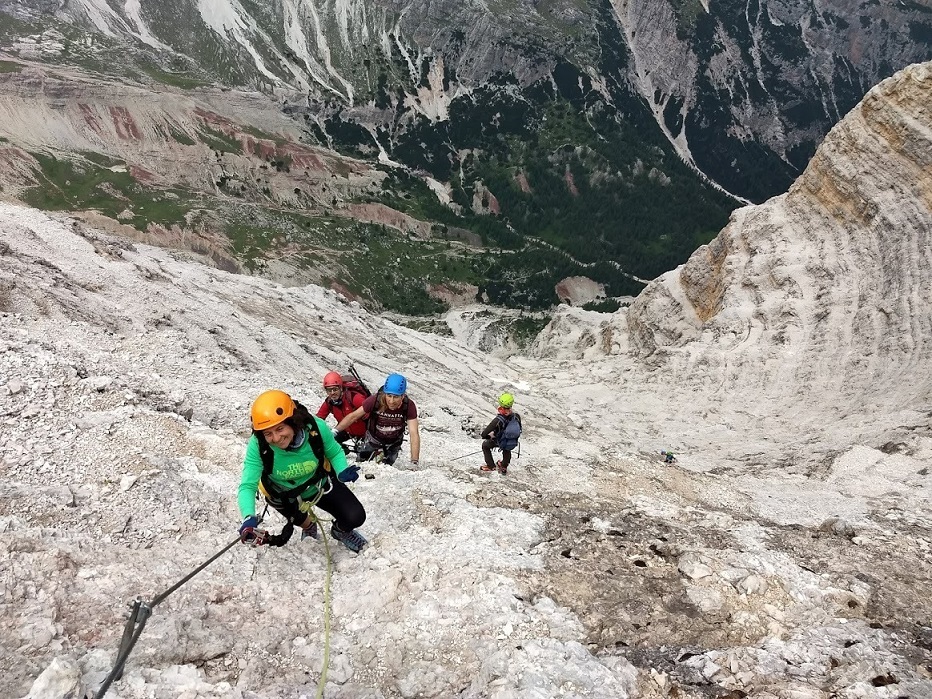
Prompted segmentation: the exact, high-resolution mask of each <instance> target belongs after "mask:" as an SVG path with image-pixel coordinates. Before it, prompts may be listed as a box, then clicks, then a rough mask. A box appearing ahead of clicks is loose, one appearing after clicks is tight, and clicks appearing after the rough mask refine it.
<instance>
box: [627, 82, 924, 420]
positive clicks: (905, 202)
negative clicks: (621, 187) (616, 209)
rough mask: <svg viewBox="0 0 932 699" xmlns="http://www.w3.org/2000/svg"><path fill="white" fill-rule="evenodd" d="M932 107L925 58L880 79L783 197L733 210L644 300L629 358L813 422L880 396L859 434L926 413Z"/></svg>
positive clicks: (639, 302)
mask: <svg viewBox="0 0 932 699" xmlns="http://www.w3.org/2000/svg"><path fill="white" fill-rule="evenodd" d="M930 105H932V66H930V64H921V65H916V66H912V67H910V68H908V69H906V70H905V71H903V72H902V73H900V74H899V75H898V76H897V77H896V78H895V79H890V80H888V81H885V82H883V83H881V84H880V85H879V86H877V87H876V88H874V89H873V90H871V91H870V92H869V93H868V95H867V96H866V97H865V99H864V101H863V102H862V103H861V104H860V105H859V106H858V107H857V108H855V109H854V110H853V111H852V112H851V114H849V115H848V116H847V117H846V118H845V119H844V120H842V122H840V123H839V124H838V125H837V126H836V127H835V128H834V129H833V130H832V132H831V133H830V134H829V137H828V138H827V139H826V141H825V143H824V144H823V145H822V147H821V148H820V149H819V151H818V152H817V154H816V156H815V157H814V158H813V160H812V162H811V163H810V165H809V167H808V168H807V169H806V172H805V173H804V174H803V175H802V177H800V179H799V180H798V181H797V182H796V183H795V184H794V186H793V187H792V188H791V189H790V191H789V192H788V193H787V194H786V195H784V196H781V197H777V198H775V199H773V200H771V201H769V202H767V203H766V204H764V205H762V206H758V207H748V208H744V209H740V210H738V211H736V212H735V213H734V214H733V216H732V220H731V222H730V223H729V225H728V226H727V227H726V228H725V229H724V230H723V231H722V232H721V234H720V235H719V236H718V237H717V238H716V239H715V240H714V241H712V243H710V244H709V245H707V246H703V247H702V248H700V249H699V250H697V251H696V253H694V254H693V255H692V256H691V257H690V259H689V261H688V262H687V263H686V264H684V265H683V266H682V267H680V268H678V269H677V270H674V271H672V272H669V273H667V274H665V275H664V276H662V277H661V278H659V279H657V280H655V281H654V282H652V283H651V284H650V285H649V287H648V288H647V289H646V290H645V291H644V293H642V294H641V295H640V296H639V297H638V298H637V299H636V301H635V302H634V303H633V304H632V305H631V308H630V311H629V312H628V315H627V319H628V324H629V327H630V329H631V342H632V346H631V351H632V354H633V356H634V357H636V358H637V359H638V360H639V361H643V362H647V363H649V364H650V365H652V366H655V367H657V368H658V369H660V370H662V371H663V372H665V373H668V374H669V375H670V382H671V385H673V386H676V385H684V386H689V387H690V389H691V390H700V386H704V387H705V390H709V389H710V388H712V387H714V390H715V391H717V392H719V393H720V394H721V395H723V396H725V395H732V394H733V395H736V396H748V395H751V394H755V393H756V396H755V403H756V407H755V412H756V413H757V414H760V415H762V416H763V415H769V416H774V417H776V416H778V415H780V414H786V413H787V412H790V411H798V410H812V411H813V412H812V415H813V419H814V423H813V426H812V427H813V431H814V432H817V431H818V429H819V425H820V424H821V422H822V421H821V420H815V416H816V415H818V414H822V415H823V419H824V418H825V417H827V416H828V415H832V416H833V417H834V419H836V420H839V421H844V420H845V418H846V416H847V415H849V413H852V412H860V410H861V409H863V407H864V406H866V405H870V406H871V407H872V409H874V410H876V411H877V412H879V413H883V414H886V415H888V416H889V417H890V418H891V421H890V422H889V424H887V420H886V419H885V418H883V417H880V418H878V422H877V423H876V424H874V425H872V426H870V428H869V429H867V430H865V431H864V432H863V434H864V435H867V434H869V433H870V432H873V433H874V434H875V435H880V434H882V432H883V429H884V425H886V426H887V427H893V426H894V423H895V422H897V421H898V420H902V419H906V418H905V416H906V415H907V414H908V413H909V412H910V411H916V412H921V411H923V410H925V409H927V407H928V400H929V395H930V391H932V383H930V378H929V376H928V372H925V371H923V370H922V369H921V368H920V367H922V366H925V365H926V364H928V363H929V361H930V359H932V354H930V353H932V348H930V347H929V345H928V343H926V342H924V341H922V340H920V339H919V338H924V337H928V336H929V334H930V333H932V313H930V306H929V304H928V299H930V298H932V275H930V273H929V270H930V268H932V207H930V203H932V198H930V191H932V178H930V172H932V171H930V168H929V163H930V162H932V142H930V139H929V129H930V124H932V108H930ZM755 388H756V391H755V390H754V389H755ZM894 416H896V417H894ZM917 417H918V415H917ZM920 422H921V420H920ZM851 427H852V429H853V430H854V431H853V434H858V433H859V432H860V430H861V428H862V427H864V428H868V426H867V425H857V424H852V425H851Z"/></svg>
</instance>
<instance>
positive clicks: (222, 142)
mask: <svg viewBox="0 0 932 699" xmlns="http://www.w3.org/2000/svg"><path fill="white" fill-rule="evenodd" d="M199 135H200V138H201V142H202V143H204V144H205V145H207V146H209V147H210V148H212V149H213V150H215V151H219V152H220V153H236V154H240V153H242V152H243V147H242V145H240V142H239V141H237V140H236V139H235V138H233V137H231V136H227V135H226V134H225V133H223V131H219V130H217V129H212V128H211V127H209V126H202V127H201V128H200V132H199Z"/></svg>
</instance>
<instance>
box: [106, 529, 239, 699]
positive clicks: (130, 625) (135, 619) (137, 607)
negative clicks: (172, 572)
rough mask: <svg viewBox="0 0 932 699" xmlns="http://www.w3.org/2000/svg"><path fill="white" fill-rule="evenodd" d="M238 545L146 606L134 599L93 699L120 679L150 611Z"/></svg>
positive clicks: (227, 546) (232, 545)
mask: <svg viewBox="0 0 932 699" xmlns="http://www.w3.org/2000/svg"><path fill="white" fill-rule="evenodd" d="M238 543H240V538H239V537H236V538H235V539H234V540H233V541H231V542H230V543H229V544H227V545H226V546H224V547H223V548H222V549H220V550H219V551H218V552H217V553H215V554H214V555H213V556H211V557H210V558H208V559H207V560H206V561H204V563H202V564H201V565H199V566H198V567H197V568H195V569H194V570H193V571H191V572H190V573H188V574H187V575H186V576H184V577H183V578H182V579H181V580H179V581H178V582H176V583H175V584H174V585H172V586H171V587H170V588H168V589H167V590H165V592H163V593H161V594H160V595H156V597H155V598H154V599H153V600H152V602H151V603H149V604H146V603H145V602H143V601H142V600H141V599H139V598H138V597H137V598H136V601H135V602H134V603H133V611H132V612H131V613H130V615H129V619H128V620H127V621H126V626H125V627H124V628H123V639H122V641H121V642H120V650H119V652H118V653H117V658H116V661H115V663H114V665H113V669H112V670H111V671H110V674H109V675H107V677H106V679H104V681H103V683H102V684H101V685H100V689H98V690H97V694H95V695H94V696H95V699H102V697H103V696H104V695H105V694H106V693H107V690H108V689H110V685H111V684H113V682H114V680H117V679H119V678H120V677H122V675H123V667H124V666H125V665H126V660H127V659H128V658H129V654H130V653H131V652H132V650H133V646H135V645H136V641H138V640H139V636H140V635H141V634H142V630H143V629H144V628H146V622H147V621H148V620H149V617H150V616H151V615H152V610H153V609H154V608H155V607H156V606H157V605H159V604H160V603H161V602H163V601H165V598H166V597H168V596H169V595H170V594H171V593H173V592H174V591H175V590H177V589H178V588H179V587H181V586H182V585H184V584H185V583H186V582H188V580H190V579H191V578H193V577H194V576H195V575H197V574H198V573H200V572H201V571H202V570H204V568H206V567H207V566H209V565H210V564H211V563H213V562H214V561H216V560H217V559H218V558H220V556H222V555H223V554H225V553H226V552H227V551H229V550H230V549H231V548H233V547H234V546H235V545H236V544H238Z"/></svg>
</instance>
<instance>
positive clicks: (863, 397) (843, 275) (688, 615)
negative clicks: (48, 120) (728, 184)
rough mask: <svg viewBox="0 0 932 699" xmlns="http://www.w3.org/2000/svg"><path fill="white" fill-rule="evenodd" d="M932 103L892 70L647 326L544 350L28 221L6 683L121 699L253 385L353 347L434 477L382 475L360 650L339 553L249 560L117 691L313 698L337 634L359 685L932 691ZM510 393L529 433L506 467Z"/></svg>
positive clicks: (346, 666) (14, 359)
mask: <svg viewBox="0 0 932 699" xmlns="http://www.w3.org/2000/svg"><path fill="white" fill-rule="evenodd" d="M930 95H932V65H930V64H924V65H921V66H913V67H911V68H909V69H907V70H905V71H903V72H901V73H899V74H898V75H897V76H895V77H894V78H892V79H891V80H889V81H885V82H884V83H882V84H881V85H880V86H879V87H877V88H875V89H874V90H872V91H871V92H870V93H869V94H868V96H867V97H866V98H865V100H864V101H863V102H862V103H861V104H859V105H858V106H857V107H856V108H855V110H854V111H853V112H852V114H851V115H849V117H847V118H846V119H845V120H843V121H842V122H841V123H840V124H839V125H838V126H837V127H836V129H835V130H834V131H833V132H832V134H830V136H829V138H828V139H827V140H826V142H825V144H823V146H822V147H821V148H820V150H819V151H818V153H817V154H816V157H815V159H814V161H813V163H812V164H811V165H810V167H809V168H808V169H807V171H806V173H805V174H804V176H803V178H802V179H801V180H800V181H799V182H798V183H797V184H796V185H795V186H794V187H793V189H792V190H791V192H790V193H788V194H787V195H785V196H783V197H779V198H777V199H775V200H772V201H770V202H768V203H767V204H765V205H763V206H760V207H748V208H746V209H742V210H740V211H739V212H737V213H736V214H735V217H734V220H733V221H732V223H731V224H730V225H729V227H728V228H727V229H726V230H724V231H723V232H722V233H721V234H720V235H719V236H718V237H717V238H716V239H715V241H713V243H712V244H710V245H709V246H708V247H704V248H702V249H700V250H699V251H697V253H696V254H695V255H694V256H693V257H692V258H691V260H690V261H689V262H688V263H687V264H686V265H684V266H683V267H681V268H680V269H678V270H676V271H674V272H671V273H669V274H667V275H664V276H663V277H662V278H661V279H658V280H656V281H654V282H652V283H651V284H650V285H649V286H648V288H647V290H646V291H645V292H644V293H643V294H642V295H641V296H640V297H639V298H638V299H637V300H636V301H635V303H634V304H633V305H632V308H631V309H630V310H627V311H619V312H617V313H616V314H614V315H611V316H607V315H605V314H596V313H586V312H585V311H581V310H579V309H566V310H564V311H562V312H561V313H560V314H559V316H558V317H557V319H555V320H554V321H553V323H551V325H550V326H549V327H548V329H547V331H545V333H543V334H542V336H541V338H540V342H539V345H538V348H537V354H538V355H539V356H537V357H536V358H528V357H520V356H515V357H510V358H509V359H508V360H507V361H504V360H503V359H500V358H496V357H492V356H489V355H486V354H482V353H480V352H477V351H476V350H473V349H471V348H469V347H468V346H465V345H463V344H461V343H460V342H458V341H457V340H455V339H452V338H438V337H436V336H426V335H423V334H421V333H418V332H416V331H413V330H410V329H406V328H403V327H400V326H398V325H395V324H393V323H391V322H390V321H388V320H386V319H384V318H379V317H376V316H372V315H370V314H368V313H366V312H365V311H363V310H361V309H359V308H358V307H357V306H355V305H354V304H352V303H349V302H347V301H346V300H345V299H344V298H342V297H340V296H338V295H336V294H334V293H333V292H332V291H327V290H323V289H320V288H318V287H313V286H308V287H302V288H290V289H289V288H283V287H281V286H278V285H276V284H273V283H270V282H268V281H267V280H263V279H259V278H254V277H244V276H241V275H230V274H228V273H225V272H223V271H220V270H216V269H212V268H210V267H208V266H204V265H200V264H197V263H196V261H194V260H191V259H189V256H183V255H181V254H180V253H172V252H169V251H166V250H164V249H157V248H150V247H148V246H145V245H142V244H133V243H130V242H127V241H125V240H120V239H118V238H114V237H112V236H108V235H106V234H103V233H101V232H99V231H95V230H93V229H90V228H87V227H85V226H82V225H81V224H75V223H73V222H71V221H70V220H69V219H67V218H64V217H63V218H61V219H59V220H55V219H50V218H49V217H48V216H47V215H46V214H43V213H41V212H37V211H35V210H31V209H25V208H21V207H17V206H11V205H7V204H3V205H2V206H0V236H2V240H0V243H2V244H0V309H2V313H0V326H2V328H3V333H2V336H0V337H2V339H0V366H2V373H0V376H2V377H3V384H2V389H0V412H2V414H3V415H4V416H5V417H4V421H3V423H2V427H0V454H2V459H3V465H4V468H3V469H2V470H0V484H2V487H3V488H4V490H5V492H8V493H10V494H11V495H12V497H8V498H4V499H3V500H0V528H2V531H3V532H4V534H5V536H4V537H3V538H0V560H3V561H4V563H5V565H3V566H0V576H3V577H2V584H3V589H5V590H7V591H8V592H7V594H6V595H5V596H4V597H3V598H2V599H0V618H2V619H3V621H4V623H3V624H2V625H0V644H2V645H0V647H2V648H3V652H2V653H0V663H2V666H0V670H2V672H3V673H4V677H5V678H6V682H7V685H6V686H8V687H10V688H11V690H12V691H11V692H10V694H11V696H22V695H23V694H25V693H26V692H28V691H29V689H30V686H32V688H33V691H32V696H34V697H39V696H42V697H50V696H66V695H67V693H68V692H71V693H72V695H74V694H79V693H80V692H81V691H82V689H83V688H84V687H85V686H90V687H91V688H96V686H97V685H98V683H99V682H100V681H101V679H102V678H103V677H104V675H105V674H106V672H107V671H108V670H109V668H110V663H111V661H112V657H113V656H112V653H113V650H114V649H115V648H116V647H117V645H118V642H119V637H120V634H121V631H122V622H123V619H122V618H121V612H122V611H123V607H124V602H125V601H126V600H129V599H132V598H133V597H134V596H136V595H142V596H143V597H144V598H148V599H151V596H152V595H154V594H155V593H156V592H159V591H162V590H164V589H166V588H167V587H168V586H169V585H171V584H172V583H173V582H175V581H176V580H177V579H178V578H179V577H180V576H181V575H183V574H184V573H185V572H187V571H188V570H190V569H192V568H193V567H194V566H195V565H197V564H198V563H200V562H201V561H203V560H204V558H205V557H206V556H207V555H208V553H209V552H211V551H214V550H216V549H219V548H220V546H222V545H223V544H224V543H226V542H227V541H229V540H231V538H232V536H233V534H234V531H235V528H236V526H237V525H238V516H237V515H238V513H237V512H236V508H235V503H234V497H233V496H234V491H235V487H236V483H237V479H238V470H239V464H240V459H241V456H242V447H243V443H244V440H245V437H246V435H247V431H246V426H247V422H246V415H247V411H248V405H249V403H250V401H251V400H252V399H253V397H254V396H255V395H256V394H257V393H258V392H259V391H260V390H263V389H265V388H268V387H269V386H279V387H282V388H285V389H287V390H290V391H293V392H295V394H296V395H298V396H300V397H302V398H307V400H308V402H309V403H311V404H313V401H312V400H310V398H311V397H313V396H315V395H316V396H317V397H318V398H320V397H321V396H320V394H319V393H318V392H317V391H316V390H315V389H316V386H317V385H318V382H319V380H320V376H321V375H322V373H323V372H324V371H325V370H327V369H331V368H334V367H339V366H341V365H342V364H345V363H346V362H347V361H348V360H350V359H352V360H354V361H355V362H356V363H357V364H358V366H359V367H360V369H361V371H362V374H363V377H364V378H365V379H366V380H367V381H369V382H371V383H372V384H373V385H377V384H378V382H379V381H380V380H381V378H382V377H383V376H384V375H385V374H386V373H388V372H390V371H396V370H402V371H404V372H405V373H406V374H407V375H408V377H409V379H410V387H411V393H412V396H413V397H414V398H415V400H416V401H417V402H418V404H419V407H420V408H421V411H422V412H421V416H420V417H421V422H422V426H423V427H422V429H423V445H424V448H423V453H422V456H423V458H424V463H422V464H421V465H420V466H421V468H420V470H411V469H407V468H405V464H404V463H403V462H400V463H399V465H398V467H397V468H396V467H386V466H380V465H375V464H373V465H366V466H365V471H366V472H367V473H368V474H370V475H372V476H374V477H375V478H374V479H372V480H368V479H361V480H360V482H359V483H358V484H357V486H356V492H357V494H358V495H359V497H360V498H361V499H362V501H363V502H364V503H365V505H366V507H367V508H368V512H369V520H368V521H367V522H366V524H365V527H364V530H365V532H366V534H367V536H369V538H370V541H371V546H370V547H369V548H368V549H367V550H366V551H364V552H363V553H362V554H361V555H359V556H356V555H353V554H350V553H348V552H347V551H345V550H344V549H337V550H336V551H335V552H334V559H335V570H334V575H335V578H334V585H333V587H332V590H331V593H332V602H333V613H334V623H333V629H332V632H331V635H330V636H329V637H326V636H325V634H324V632H323V630H322V629H323V619H324V611H323V596H324V587H323V578H324V575H325V571H326V560H325V554H324V552H323V551H322V546H321V545H320V544H313V543H311V542H309V541H306V542H303V543H299V542H297V541H292V542H291V544H290V545H289V546H288V547H286V548H285V549H282V550H254V549H247V548H244V547H236V548H235V549H234V550H233V551H232V552H231V553H230V554H229V555H228V556H226V557H224V558H223V559H221V560H219V561H217V562H216V563H215V564H213V567H212V568H211V570H210V571H209V573H208V574H204V575H203V576H201V577H198V578H196V579H195V580H193V581H192V582H190V583H189V584H187V585H185V586H184V587H183V588H181V589H180V590H179V591H178V592H177V593H175V595H173V596H172V597H170V598H169V599H168V600H167V601H166V602H165V603H164V604H163V605H162V606H160V607H158V608H157V610H156V612H155V614H154V615H153V617H152V619H151V620H150V622H149V625H148V626H147V628H146V630H145V632H144V634H143V635H142V637H141V638H140V641H139V645H138V646H137V649H136V650H135V652H134V654H133V656H131V659H130V662H129V664H128V666H127V671H126V675H125V678H124V680H123V681H121V682H120V683H118V684H117V685H115V687H114V689H115V691H116V692H118V693H119V695H120V696H125V697H145V696H178V695H182V694H192V695H193V694H199V695H201V696H231V697H244V698H251V697H254V696H263V697H293V696H295V695H300V694H307V695H310V694H311V693H313V692H314V691H315V689H316V685H317V681H318V678H319V676H320V675H319V672H320V667H321V658H322V656H323V653H324V647H325V644H329V647H330V649H331V651H332V652H331V661H330V665H329V666H328V670H329V674H328V677H329V684H328V687H327V690H326V691H327V695H328V696H333V697H343V698H345V699H350V698H358V697H379V696H382V697H449V696H460V697H484V696H518V697H537V696H548V697H550V696H558V695H560V694H566V695H573V696H585V697H600V698H605V699H609V698H612V699H617V698H620V697H634V696H638V697H646V698H648V699H660V698H661V697H674V696H675V697H687V698H689V699H700V697H708V696H710V694H717V695H727V694H729V693H731V694H733V695H735V694H742V695H743V694H747V695H754V696H761V697H778V698H781V699H783V698H788V697H814V698H815V697H818V698H823V697H826V696H829V695H835V696H841V697H852V698H854V697H859V698H860V697H863V698H867V697H899V696H916V697H920V696H927V695H929V694H930V693H932V679H930V676H932V652H930V648H932V629H930V628H929V626H928V620H929V618H930V613H932V607H930V604H932V601H930V599H929V596H928V595H927V594H926V590H928V589H929V586H930V584H932V580H930V579H929V571H930V570H932V566H930V563H932V508H930V493H932V475H930V472H929V468H928V461H929V459H930V458H932V423H930V417H929V409H928V408H929V406H928V396H929V388H930V387H929V383H928V381H929V379H928V377H927V376H925V374H924V373H922V371H921V367H924V366H928V356H927V353H928V347H927V344H928V343H927V338H928V336H929V333H928V329H929V326H930V324H932V311H930V308H929V306H928V304H927V303H924V301H925V300H926V299H928V298H929V293H928V292H929V278H930V277H929V260H928V250H929V245H928V234H929V231H930V230H932V198H930V196H929V192H930V191H932V186H930V182H929V168H928V163H929V161H930V152H932V112H930V110H929V104H930V103H932V100H930ZM882 224H887V225H882ZM890 225H895V227H896V228H897V235H896V237H895V238H894V237H893V236H891V235H889V234H887V233H886V231H885V229H886V227H888V226H890ZM832 274H834V277H835V284H834V285H831V286H829V285H828V284H827V283H825V280H826V279H827V278H828V277H829V276H831V275H832ZM841 309H848V310H849V311H851V312H850V313H849V314H844V313H841V312H840V310H841ZM309 329H310V330H309ZM841 376H843V377H844V379H845V380H844V382H841V381H839V380H838V377H841ZM506 388H507V389H510V390H513V391H514V392H515V393H516V394H517V395H518V408H519V410H521V412H522V414H523V416H524V419H525V425H526V433H525V435H524V437H523V440H524V448H523V450H522V454H521V457H520V458H519V459H518V460H517V461H516V462H515V464H514V466H513V467H512V469H511V470H510V471H509V474H508V476H507V480H506V479H502V478H500V477H498V476H497V475H496V476H493V477H492V478H484V477H482V476H480V475H479V474H478V472H477V470H476V467H477V462H475V461H470V459H473V458H475V454H474V453H473V452H475V451H476V449H477V447H478V441H477V440H476V438H475V432H476V429H477V427H481V426H482V424H483V423H484V422H486V420H487V419H488V418H489V417H490V414H491V413H492V410H493V405H494V396H495V395H496V394H497V393H498V392H500V391H501V390H503V389H506ZM661 448H663V449H673V450H674V451H675V452H676V454H677V458H678V461H677V463H675V464H664V463H661V460H660V456H659V454H658V452H659V450H660V449H661ZM425 466H426V468H425ZM40 674H41V676H40ZM37 677H38V679H36V678H37Z"/></svg>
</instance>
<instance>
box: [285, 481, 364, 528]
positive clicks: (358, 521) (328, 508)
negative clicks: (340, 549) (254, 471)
mask: <svg viewBox="0 0 932 699" xmlns="http://www.w3.org/2000/svg"><path fill="white" fill-rule="evenodd" d="M329 484H330V490H329V491H328V492H326V493H324V494H323V495H322V496H321V497H320V500H318V501H317V505H315V507H319V508H320V509H322V510H323V511H324V512H327V513H328V514H331V515H333V519H334V520H335V521H336V524H337V528H338V529H341V530H342V531H345V532H348V531H349V530H350V529H355V528H356V527H361V526H362V523H363V522H365V521H366V510H365V508H364V507H363V506H362V503H361V502H359V500H358V499H357V498H356V496H355V495H354V494H353V491H352V490H350V489H349V488H347V487H346V484H345V483H343V482H342V481H339V480H337V479H336V478H332V479H330V481H329ZM325 487H326V486H325ZM266 500H268V501H269V504H270V505H271V506H272V507H274V508H275V509H276V510H278V511H279V512H280V513H281V515H282V517H284V518H285V519H287V520H288V521H289V522H291V523H292V524H295V525H297V526H299V527H300V526H301V525H302V524H304V522H305V520H306V519H307V514H306V513H304V512H301V510H300V509H299V507H300V503H299V502H298V499H297V498H286V499H284V500H279V499H277V498H272V497H267V498H266Z"/></svg>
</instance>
